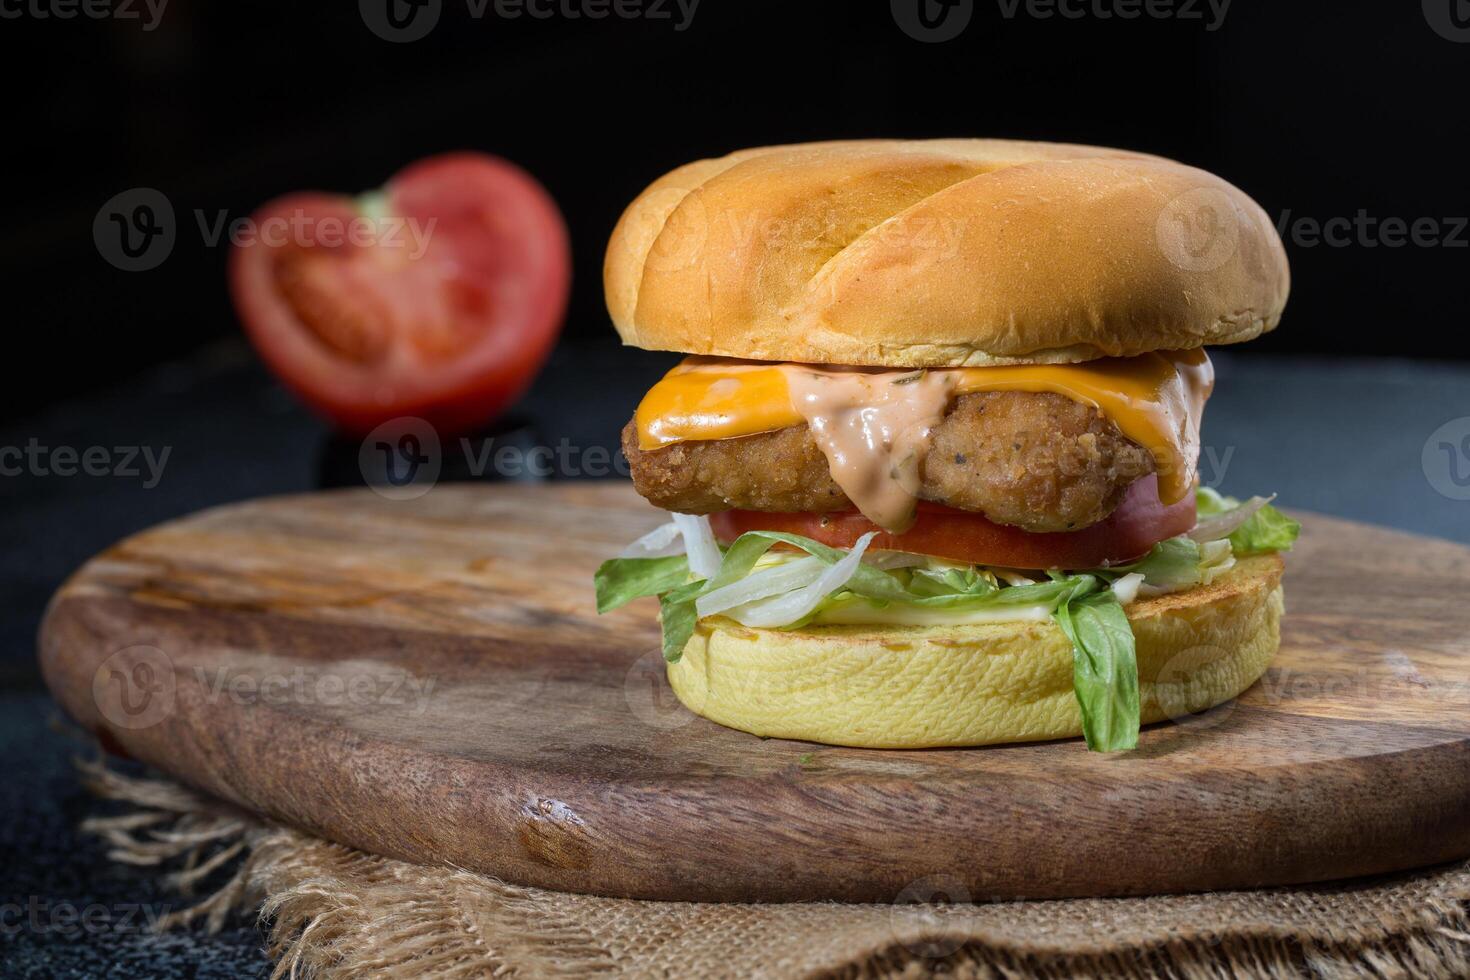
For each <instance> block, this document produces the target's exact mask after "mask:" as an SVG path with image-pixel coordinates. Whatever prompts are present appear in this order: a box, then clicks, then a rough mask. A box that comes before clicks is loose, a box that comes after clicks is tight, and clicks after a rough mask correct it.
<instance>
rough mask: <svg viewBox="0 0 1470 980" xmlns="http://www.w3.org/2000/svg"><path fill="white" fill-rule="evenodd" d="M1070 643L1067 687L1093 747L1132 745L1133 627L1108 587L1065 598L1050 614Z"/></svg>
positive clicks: (1135, 717)
mask: <svg viewBox="0 0 1470 980" xmlns="http://www.w3.org/2000/svg"><path fill="white" fill-rule="evenodd" d="M1052 616H1053V618H1054V619H1055V620H1056V622H1057V625H1058V626H1060V627H1061V628H1062V632H1064V633H1066V634H1067V639H1068V640H1070V641H1071V643H1072V687H1073V690H1074V691H1075V693H1076V696H1077V705H1078V707H1079V708H1081V709H1082V735H1083V737H1084V738H1086V739H1087V747H1088V748H1089V749H1090V750H1092V751H1094V752H1121V751H1126V750H1128V749H1132V748H1135V747H1137V745H1138V728H1139V705H1138V661H1137V659H1136V656H1135V653H1134V644H1133V628H1132V626H1131V625H1130V624H1129V622H1128V617H1127V615H1125V614H1124V612H1123V607H1122V605H1120V604H1119V602H1118V598H1117V596H1115V595H1114V594H1113V591H1112V590H1111V589H1104V590H1103V591H1101V592H1093V593H1090V594H1087V595H1083V596H1080V597H1076V598H1069V599H1068V600H1067V601H1064V602H1062V603H1061V604H1060V605H1058V606H1057V609H1056V612H1054V613H1053V614H1052Z"/></svg>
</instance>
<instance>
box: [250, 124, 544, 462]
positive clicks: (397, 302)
mask: <svg viewBox="0 0 1470 980" xmlns="http://www.w3.org/2000/svg"><path fill="white" fill-rule="evenodd" d="M250 232H251V233H250V234H249V235H248V236H241V237H240V238H239V239H238V240H237V241H236V244H235V247H234V249H233V250H232V252H231V255H230V289H231V294H232V296H233V298H234V302H235V308H236V311H237V312H238V314H239V316H240V319H241V321H242V322H243V323H244V325H245V332H246V334H247V335H248V336H249V337H250V340H251V342H252V343H253V344H254V345H255V348H256V350H258V351H259V352H260V355H261V357H262V358H263V359H264V360H265V362H266V364H267V365H268V366H269V367H270V368H271V370H272V371H274V372H275V374H276V375H277V377H279V378H280V379H281V381H282V382H283V383H284V384H285V385H286V386H287V387H288V388H290V389H291V390H292V391H294V392H295V393H296V394H297V396H298V397H300V398H301V399H302V400H303V401H305V402H306V403H307V404H308V405H309V406H311V407H312V408H313V409H315V410H316V411H317V412H319V413H321V414H322V415H324V416H326V417H327V418H329V419H331V420H332V421H334V422H335V423H336V424H337V425H338V426H340V427H341V428H343V429H345V430H347V431H349V432H351V433H356V434H361V433H364V432H367V431H369V430H371V429H373V428H374V427H375V426H377V425H379V424H380V423H382V422H386V421H388V420H389V419H392V418H397V417H399V416H405V415H413V416H419V417H421V418H424V419H426V420H428V421H429V422H430V423H431V424H433V425H434V426H435V427H437V428H439V429H440V430H441V432H444V433H452V432H457V431H465V430H468V429H471V428H474V427H475V426H477V425H480V424H481V423H484V422H486V421H489V420H490V419H491V418H493V417H494V416H495V415H497V414H498V413H500V412H501V411H502V410H503V409H504V408H505V407H506V406H507V405H509V404H510V403H511V402H512V401H514V400H515V399H516V398H517V397H518V396H519V395H520V394H521V393H522V392H523V391H524V390H525V389H526V387H527V386H528V385H529V384H530V383H531V380H532V379H533V378H534V377H535V375H536V373H537V371H539V370H540V368H541V365H542V364H543V363H544V362H545V360H546V357H547V355H548V354H549V353H550V351H551V347H552V344H553V343H554V341H555V340H556V335H557V332H558V330H559V329H560V327H561V322H562V317H563V316H564V314H565V312H566V303H567V294H568V290H569V288H570V284H571V249H570V246H569V244H568V239H567V230H566V225H565V223H564V222H563V221H562V217H561V213H560V212H559V211H558V210H557V207H556V203H555V202H554V201H553V200H552V199H551V196H550V195H549V194H548V193H547V192H546V190H545V189H544V188H543V187H542V186H541V185H540V184H538V183H537V182H536V181H535V179H534V178H532V177H531V176H530V175H529V174H527V173H526V172H525V171H523V170H521V169H520V168H519V167H517V166H515V165H514V164H511V163H508V162H506V161H505V160H500V159H498V158H495V157H491V156H485V155H483V154H478V153H452V154H447V155H444V156H437V157H430V158H428V159H426V160H421V161H419V162H418V163H415V164H412V165H410V166H409V167H407V168H405V169H404V170H402V171H400V172H399V173H398V174H397V175H396V176H394V177H393V178H392V179H391V180H389V181H388V184H387V185H386V186H385V187H384V188H383V189H382V191H381V192H379V193H376V194H371V195H366V196H364V197H362V198H356V199H354V198H349V197H345V196H339V195H331V194H319V193H302V194H292V195H288V196H286V197H282V198H280V199H278V200H275V201H272V202H270V203H269V204H266V205H265V206H263V207H262V208H261V209H260V210H259V211H257V212H256V214H255V215H254V216H253V221H252V223H251V225H250Z"/></svg>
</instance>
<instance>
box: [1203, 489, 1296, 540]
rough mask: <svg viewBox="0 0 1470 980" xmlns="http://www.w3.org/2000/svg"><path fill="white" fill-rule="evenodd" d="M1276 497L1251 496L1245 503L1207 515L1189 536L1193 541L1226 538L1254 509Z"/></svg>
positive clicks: (1253, 512) (1250, 515)
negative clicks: (1210, 515)
mask: <svg viewBox="0 0 1470 980" xmlns="http://www.w3.org/2000/svg"><path fill="white" fill-rule="evenodd" d="M1275 499H1276V495H1275V494H1274V493H1273V494H1272V495H1271V496H1269V497H1252V498H1251V499H1249V500H1247V501H1246V502H1245V503H1243V504H1241V505H1240V506H1239V507H1236V508H1234V509H1233V510H1227V511H1226V512H1225V513H1223V514H1216V515H1215V516H1214V517H1207V518H1205V519H1204V520H1202V521H1200V522H1199V523H1198V524H1196V525H1195V526H1194V528H1193V529H1192V530H1191V531H1189V537H1190V538H1192V539H1193V540H1195V541H1218V540H1219V539H1220V538H1228V537H1229V536H1230V535H1231V534H1233V533H1234V532H1235V530H1236V528H1238V527H1240V526H1241V525H1242V524H1244V523H1245V522H1246V521H1248V520H1250V519H1251V517H1252V516H1253V515H1254V514H1255V512H1256V511H1258V510H1260V509H1261V508H1262V507H1264V506H1266V505H1267V504H1269V503H1270V502H1271V501H1273V500H1275Z"/></svg>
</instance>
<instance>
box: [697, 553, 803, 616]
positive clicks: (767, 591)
mask: <svg viewBox="0 0 1470 980" xmlns="http://www.w3.org/2000/svg"><path fill="white" fill-rule="evenodd" d="M827 567H828V566H827V563H826V562H824V561H822V559H820V558H813V557H811V556H810V555H808V556H807V557H805V558H800V559H797V560H796V561H789V562H782V563H781V564H779V565H772V566H771V567H769V568H764V569H761V570H760V571H758V572H752V573H751V574H749V575H747V576H745V577H744V578H742V579H739V580H738V581H735V582H731V583H730V584H729V585H724V586H721V587H720V588H718V589H715V590H714V591H713V592H707V593H705V594H704V595H702V596H700V597H699V598H698V599H697V600H695V602H694V609H695V611H696V612H698V613H699V615H700V616H702V617H703V616H713V615H715V614H716V613H722V612H724V611H725V610H726V609H731V608H733V607H735V606H739V605H744V604H745V603H747V602H755V601H756V600H757V599H765V598H768V597H770V596H773V595H780V594H781V593H783V592H790V591H791V590H792V589H800V588H802V587H804V586H807V585H810V584H812V583H813V582H815V581H816V580H817V579H819V578H821V577H822V573H823V572H824V571H826V569H827Z"/></svg>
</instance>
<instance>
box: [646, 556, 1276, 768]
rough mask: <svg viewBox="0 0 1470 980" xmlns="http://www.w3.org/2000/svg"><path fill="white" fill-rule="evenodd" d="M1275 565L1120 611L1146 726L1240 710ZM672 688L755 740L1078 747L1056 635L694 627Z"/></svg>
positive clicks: (1261, 639) (990, 627)
mask: <svg viewBox="0 0 1470 980" xmlns="http://www.w3.org/2000/svg"><path fill="white" fill-rule="evenodd" d="M1281 571H1282V562H1281V559H1280V558H1279V557H1277V556H1276V555H1265V556H1260V557H1254V558H1246V559H1243V560H1241V561H1240V562H1239V563H1238V564H1237V565H1236V567H1235V568H1233V569H1231V570H1230V572H1228V573H1227V574H1226V575H1224V576H1222V577H1221V578H1219V579H1217V580H1216V581H1215V582H1214V583H1212V584H1211V585H1209V586H1205V587H1202V588H1198V589H1194V590H1192V591H1189V592H1183V593H1179V594H1177V595H1168V596H1162V597H1159V598H1156V599H1147V600H1142V601H1139V602H1136V603H1134V604H1132V605H1130V606H1129V607H1128V619H1129V620H1130V621H1131V622H1132V624H1133V634H1134V637H1135V641H1136V645H1137V655H1138V678H1139V699H1140V703H1141V706H1142V714H1143V721H1144V723H1145V724H1147V723H1149V722H1155V721H1162V720H1164V719H1166V718H1175V719H1178V718H1182V717H1185V716H1187V715H1190V714H1194V713H1196V712H1199V711H1203V710H1204V709H1206V708H1209V707H1211V706H1213V705H1216V704H1219V703H1221V702H1223V701H1227V700H1229V699H1230V698H1233V697H1235V696H1236V695H1237V694H1239V693H1240V692H1242V691H1244V690H1245V689H1246V688H1248V687H1250V686H1251V684H1253V683H1254V682H1255V681H1256V679H1257V678H1258V677H1260V676H1261V674H1262V673H1264V672H1265V670H1266V666H1267V664H1268V663H1270V660H1271V657H1272V656H1273V655H1274V654H1275V653H1276V648H1277V646H1278V645H1279V643H1280V623H1281V612H1282V591H1281ZM668 676H669V683H670V684H671V685H672V686H673V688H674V693H675V694H677V695H678V697H679V700H680V701H682V702H683V703H684V705H685V706H686V707H688V708H689V710H691V711H693V712H694V713H696V714H699V715H703V716H704V717H706V718H709V719H710V720H711V721H715V722H718V723H720V724H722V725H726V726H728V727H730V728H738V729H740V730H742V731H747V732H750V733H752V734H754V735H762V736H768V737H775V738H794V739H805V740H807V741H811V742H823V743H827V744H831V745H852V746H860V747H864V748H886V749H922V748H936V747H944V746H948V747H958V746H967V745H989V744H992V743H998V742H1030V741H1036V740H1043V739H1056V738H1069V737H1074V736H1078V735H1081V734H1082V716H1081V712H1080V711H1079V710H1078V707H1077V701H1076V698H1075V697H1074V695H1073V693H1072V648H1071V645H1070V644H1069V643H1068V642H1067V638H1066V636H1065V635H1064V634H1063V633H1062V631H1061V629H1060V628H1059V627H1058V626H1056V625H1055V624H1054V623H1052V622H1050V621H1047V622H1039V623H1037V622H1024V623H988V624H983V625H977V626H945V627H908V626H894V627H872V626H824V627H815V628H807V629H803V630H793V631H791V632H781V631H779V630H763V629H749V628H746V627H744V626H740V625H738V624H736V623H734V622H732V621H730V620H728V619H720V618H715V619H712V620H708V621H701V622H700V624H699V626H698V628H697V629H696V631H695V634H694V636H693V637H692V638H691V639H690V641H689V645H688V646H687V647H686V648H685V650H684V656H683V658H682V659H680V660H679V662H678V663H673V664H669V665H668Z"/></svg>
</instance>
